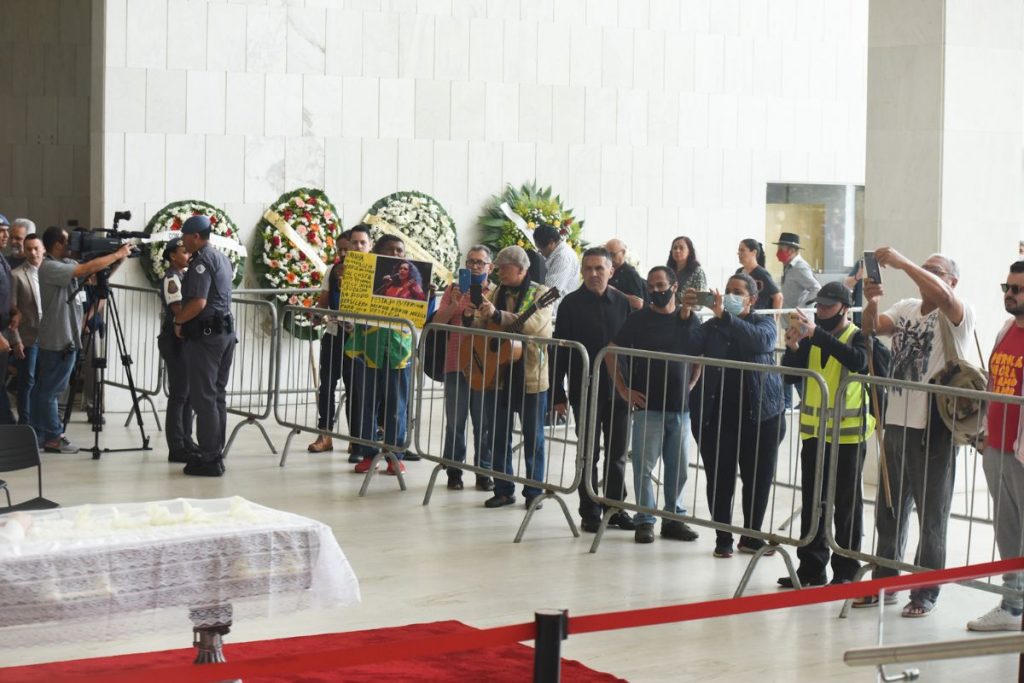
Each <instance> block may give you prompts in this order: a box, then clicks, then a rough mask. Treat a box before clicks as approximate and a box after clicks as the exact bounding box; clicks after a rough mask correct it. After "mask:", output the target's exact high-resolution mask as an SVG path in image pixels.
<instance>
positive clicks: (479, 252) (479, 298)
mask: <svg viewBox="0 0 1024 683" xmlns="http://www.w3.org/2000/svg"><path fill="white" fill-rule="evenodd" d="M491 268H492V265H491V250H490V249H489V248H487V247H486V246H484V245H483V244H477V245H475V246H473V247H472V248H471V249H470V250H469V251H468V252H467V253H466V267H465V268H461V269H460V270H459V281H458V283H455V282H453V283H452V284H450V285H448V289H446V290H445V291H444V295H443V296H442V297H441V303H440V305H438V307H437V312H436V313H435V314H434V317H433V320H432V322H436V323H439V324H442V325H459V324H461V322H462V314H463V311H466V310H471V309H473V308H475V307H476V306H479V305H480V304H481V303H482V302H483V295H484V293H489V292H490V282H489V281H488V279H487V276H488V275H490V273H491ZM469 339H470V338H469V337H468V336H466V335H462V334H456V333H451V334H449V335H448V344H447V347H446V348H445V356H444V412H445V422H446V425H445V433H444V450H443V451H442V455H443V457H444V459H445V460H454V461H455V462H465V461H466V418H467V417H469V418H470V419H471V420H472V421H473V463H474V464H475V465H476V466H477V467H483V468H485V469H490V468H491V463H492V456H491V454H492V453H493V452H494V448H493V443H492V438H493V437H492V434H491V418H492V416H493V414H494V392H493V391H473V390H471V389H470V387H469V383H468V382H467V381H466V376H465V375H464V374H462V368H461V367H459V347H460V346H461V345H462V344H463V343H466V344H468V343H470V342H469ZM446 472H447V473H448V488H450V489H452V490H456V491H457V490H461V489H462V488H463V483H462V470H460V469H459V468H458V467H448V469H447V470H446ZM476 488H477V490H478V491H491V490H493V489H494V480H493V479H491V478H490V477H488V476H487V475H484V474H478V475H476Z"/></svg>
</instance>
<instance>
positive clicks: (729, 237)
mask: <svg viewBox="0 0 1024 683" xmlns="http://www.w3.org/2000/svg"><path fill="white" fill-rule="evenodd" d="M97 2H99V3H100V6H101V8H102V18H103V21H102V22H101V25H98V26H97V27H96V30H97V32H98V34H99V35H98V39H99V42H98V43H97V44H102V46H103V47H102V51H101V53H100V56H101V67H100V68H101V70H102V80H103V87H102V101H103V106H104V109H103V111H104V113H103V118H102V124H101V126H100V129H99V130H98V131H97V132H96V134H95V135H94V145H95V147H96V150H97V151H98V154H97V157H98V158H101V160H102V161H101V163H98V164H97V166H96V168H95V171H96V177H97V178H98V184H99V185H100V186H101V191H100V192H99V193H97V197H98V199H97V201H96V202H95V203H94V216H93V217H94V219H97V220H98V219H100V218H104V217H107V216H109V215H111V214H112V212H113V211H114V210H118V209H124V208H128V209H131V210H132V211H133V213H134V214H135V215H136V216H137V219H136V221H135V223H136V226H135V227H139V228H141V227H142V226H143V225H144V224H145V217H148V216H150V215H152V214H153V213H154V212H155V211H156V210H158V209H159V208H160V207H161V206H163V205H164V204H165V203H167V202H170V201H174V200H179V199H183V198H186V197H198V198H202V199H205V200H207V201H210V202H212V203H215V204H218V205H221V206H223V207H224V208H226V209H227V211H228V212H229V213H230V214H231V215H232V216H233V217H234V219H235V220H236V221H237V222H238V224H239V225H240V226H244V227H245V229H246V230H247V231H251V228H252V226H254V225H255V224H256V222H257V221H258V219H259V216H260V215H261V213H262V211H263V210H264V208H265V206H266V205H267V203H269V202H271V201H273V200H274V199H276V198H277V196H278V195H279V194H281V193H282V192H284V191H286V190H288V189H291V188H294V187H296V186H299V185H303V184H308V185H315V186H321V187H324V188H325V189H326V191H327V192H328V194H329V195H330V196H331V198H332V199H333V200H334V202H335V203H336V204H337V205H338V207H339V209H340V210H341V211H342V214H343V217H344V222H345V223H346V224H352V223H354V222H356V221H357V220H358V219H359V218H360V217H361V216H362V215H363V213H364V212H365V211H366V209H367V208H368V207H369V206H370V205H371V204H372V203H373V202H374V201H375V200H376V199H378V198H380V197H381V196H383V195H385V194H387V193H390V192H392V191H395V190H398V189H417V190H421V191H423V192H427V193H431V194H433V195H434V196H436V197H437V198H438V199H439V200H440V201H441V202H442V203H443V204H444V205H445V206H446V207H447V208H448V210H449V211H450V213H451V214H452V216H453V217H454V218H455V220H456V222H457V224H458V226H459V231H460V241H461V243H462V244H464V245H465V244H469V243H471V242H472V241H474V239H475V238H476V236H477V229H476V225H475V219H476V217H477V216H478V214H479V212H480V210H481V207H482V205H483V204H484V202H485V201H486V200H487V198H488V196H489V195H491V194H493V193H497V192H500V191H501V189H502V187H503V185H504V184H505V183H508V182H510V183H521V182H523V181H526V180H531V179H534V178H536V179H537V181H538V182H540V183H542V184H545V185H547V184H551V185H554V187H555V188H556V190H557V191H558V192H559V193H561V195H562V197H563V198H565V199H566V200H567V201H568V203H569V204H570V205H571V206H573V207H574V208H575V209H576V211H577V213H578V215H580V216H581V217H583V218H584V219H586V221H587V226H586V237H587V238H588V239H590V240H591V241H599V240H603V239H605V238H607V237H610V236H613V235H623V236H626V238H627V240H628V241H629V242H630V243H631V246H632V248H633V249H634V250H635V251H636V252H637V253H638V255H639V256H640V259H641V261H642V262H643V263H644V264H651V265H653V264H654V263H656V262H661V261H663V259H664V257H665V254H666V253H667V248H668V243H669V240H670V239H671V238H672V236H674V235H677V234H680V233H686V234H689V235H691V236H692V237H693V238H694V241H695V243H696V244H697V245H698V251H699V253H700V254H701V256H702V259H703V260H704V261H705V262H706V263H707V264H708V265H709V267H710V268H709V269H710V271H711V277H712V279H713V280H720V279H721V278H722V274H723V273H725V272H726V271H731V270H732V269H733V267H734V265H735V247H736V242H737V240H738V239H740V238H743V237H747V236H757V235H762V234H763V231H764V211H765V208H764V205H765V189H766V183H768V182H799V183H858V184H860V183H862V182H863V179H864V144H865V143H864V135H865V97H866V94H865V93H866V49H867V45H866V40H867V2H866V0H771V2H767V0H714V1H712V0H247V1H242V0H238V1H228V2H224V1H215V0H208V1H207V0H102V2H100V0H97Z"/></svg>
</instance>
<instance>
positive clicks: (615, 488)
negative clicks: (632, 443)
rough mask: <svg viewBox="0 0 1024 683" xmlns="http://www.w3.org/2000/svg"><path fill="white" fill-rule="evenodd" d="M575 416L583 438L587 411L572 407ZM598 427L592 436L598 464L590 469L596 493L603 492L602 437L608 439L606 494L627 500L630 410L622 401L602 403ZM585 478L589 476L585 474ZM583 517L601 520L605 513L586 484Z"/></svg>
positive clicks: (606, 495) (583, 498) (578, 432)
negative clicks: (627, 448)
mask: <svg viewBox="0 0 1024 683" xmlns="http://www.w3.org/2000/svg"><path fill="white" fill-rule="evenodd" d="M572 414H573V415H574V416H575V419H576V437H577V438H579V435H580V429H581V427H582V425H581V424H580V423H581V418H582V417H583V411H582V409H581V406H578V405H576V404H575V403H574V404H573V406H572ZM597 428H598V433H596V434H592V435H591V437H592V440H593V444H591V445H592V447H593V453H594V465H593V467H591V468H590V473H589V476H590V481H591V483H592V484H593V486H594V490H595V491H600V489H599V488H598V482H599V481H601V477H600V476H599V472H600V466H599V463H600V462H601V438H599V437H600V436H603V438H604V448H605V459H604V466H603V467H604V495H605V497H606V498H611V499H613V500H625V499H626V455H627V453H626V441H627V437H628V436H629V408H627V407H626V404H625V403H623V402H621V401H615V402H614V403H613V402H612V401H610V400H609V401H602V402H600V403H598V407H597ZM583 476H588V474H587V473H586V472H584V474H583ZM579 491H580V517H582V518H583V519H587V518H590V519H601V515H602V514H603V513H604V510H603V509H602V506H601V505H598V504H597V503H596V502H594V499H593V498H591V497H590V496H589V495H588V494H587V491H586V486H585V485H584V484H583V482H581V483H580V489H579Z"/></svg>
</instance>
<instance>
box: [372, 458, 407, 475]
mask: <svg viewBox="0 0 1024 683" xmlns="http://www.w3.org/2000/svg"><path fill="white" fill-rule="evenodd" d="M367 469H369V468H367ZM398 471H399V472H401V473H402V474H405V464H404V463H403V462H402V461H401V460H399V461H398ZM384 473H385V474H392V475H393V474H394V473H395V468H394V467H393V466H392V465H391V461H390V460H388V468H387V469H386V470H384Z"/></svg>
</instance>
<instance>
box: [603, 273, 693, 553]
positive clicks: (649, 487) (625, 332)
mask: <svg viewBox="0 0 1024 683" xmlns="http://www.w3.org/2000/svg"><path fill="white" fill-rule="evenodd" d="M677 288H678V285H677V283H676V274H675V273H674V272H672V269H671V268H668V267H666V266H656V267H654V268H652V269H651V272H650V273H649V274H648V275H647V292H648V295H649V297H650V300H651V304H650V306H648V307H647V308H644V309H642V310H639V311H637V312H636V313H634V314H633V315H631V316H630V317H629V320H627V321H626V322H625V324H624V325H623V326H622V328H621V329H620V330H619V332H618V334H616V335H615V338H614V341H613V343H612V346H621V347H625V348H632V349H641V350H645V351H659V352H663V353H675V354H692V353H693V349H692V348H691V347H692V344H691V343H690V337H691V334H692V331H693V330H694V329H695V328H696V327H697V323H696V316H691V315H689V311H688V310H686V311H685V314H686V319H685V320H684V319H683V318H682V315H683V313H684V311H683V309H682V308H681V307H680V306H679V305H677V303H676V289H677ZM605 360H606V363H607V365H608V372H609V373H610V375H611V377H612V378H613V380H614V382H615V390H616V392H617V393H618V395H619V396H620V397H622V399H623V400H624V401H626V403H627V404H628V405H629V406H630V407H631V408H632V409H633V410H634V412H633V448H632V457H633V489H634V491H636V497H637V500H638V503H639V505H640V506H641V507H645V508H649V509H653V508H654V507H655V506H656V505H657V496H656V494H655V492H654V482H653V478H652V473H653V471H654V468H655V466H656V465H657V464H658V459H659V458H660V459H661V460H662V461H663V463H664V465H663V467H664V471H663V472H662V476H661V481H662V484H663V487H664V492H663V493H664V503H663V508H664V510H665V512H669V513H674V514H680V515H683V514H686V507H685V505H684V499H683V487H684V486H685V485H686V475H687V471H686V468H687V461H688V458H687V452H686V451H687V445H688V439H689V436H688V432H689V429H688V425H689V421H690V415H689V407H688V406H687V395H688V394H689V390H690V389H691V388H692V387H693V385H694V383H696V381H697V376H698V372H697V371H696V370H695V369H694V368H691V367H690V364H688V363H683V362H680V361H665V360H655V359H651V358H641V357H633V358H632V360H631V362H630V361H629V360H627V358H626V357H623V358H622V359H621V361H618V360H617V358H616V355H615V354H609V355H608V356H607V357H606V359H605ZM634 522H635V523H636V534H635V536H634V540H635V541H636V542H637V543H652V542H653V541H654V515H652V514H650V513H645V512H640V513H637V515H636V518H635V519H634ZM661 535H662V536H663V537H665V538H672V539H675V540H679V541H693V540H696V539H697V533H696V532H695V531H693V530H692V529H691V528H690V527H689V526H687V525H686V524H685V523H683V522H681V521H679V520H668V519H666V520H664V521H663V522H662V525H661Z"/></svg>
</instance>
